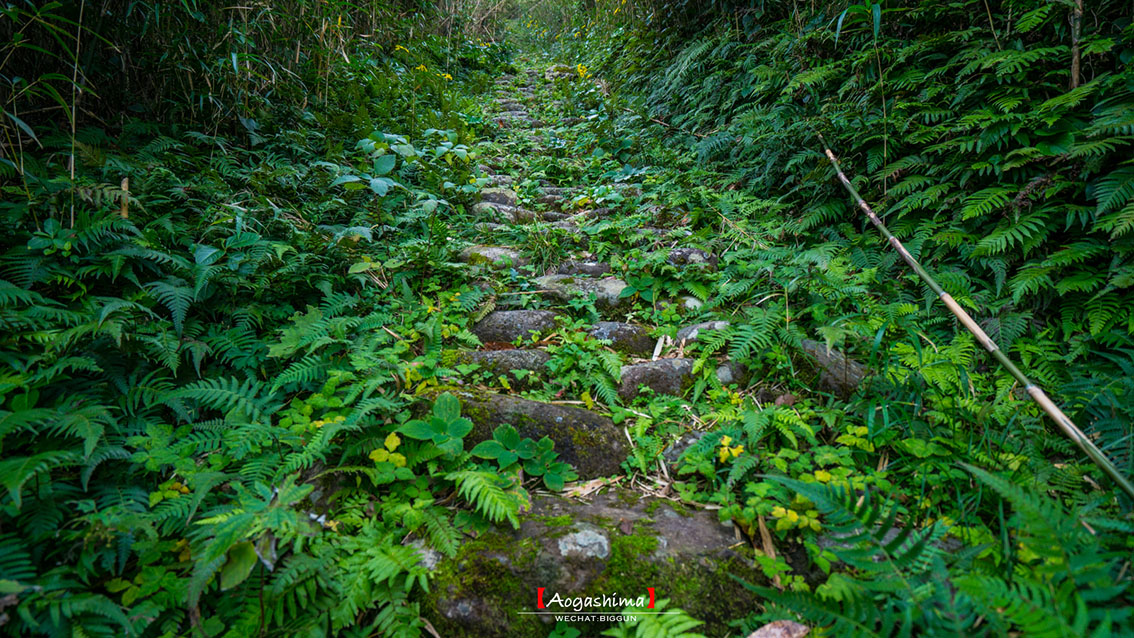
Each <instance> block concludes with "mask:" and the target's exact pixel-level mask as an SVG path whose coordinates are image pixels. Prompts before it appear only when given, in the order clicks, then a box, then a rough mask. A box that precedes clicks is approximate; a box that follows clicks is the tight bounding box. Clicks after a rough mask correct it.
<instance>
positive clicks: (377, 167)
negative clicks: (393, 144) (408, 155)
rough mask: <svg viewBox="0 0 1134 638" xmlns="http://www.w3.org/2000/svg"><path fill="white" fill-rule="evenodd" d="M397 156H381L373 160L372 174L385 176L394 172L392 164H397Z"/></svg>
mask: <svg viewBox="0 0 1134 638" xmlns="http://www.w3.org/2000/svg"><path fill="white" fill-rule="evenodd" d="M397 161H398V156H397V155H383V156H381V157H379V158H378V159H376V160H374V174H375V175H385V174H386V173H389V172H390V171H392V170H394V164H395V163H397Z"/></svg>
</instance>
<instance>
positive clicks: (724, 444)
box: [717, 435, 744, 463]
mask: <svg viewBox="0 0 1134 638" xmlns="http://www.w3.org/2000/svg"><path fill="white" fill-rule="evenodd" d="M731 443H732V437H731V436H727V435H726V436H722V437H721V449H720V450H718V451H717V454H718V455H719V456H720V459H721V463H724V462H725V461H727V460H729V459H730V458H736V457H738V456H740V455H741V453H743V452H744V446H743V445H737V446H734V447H729V444H731Z"/></svg>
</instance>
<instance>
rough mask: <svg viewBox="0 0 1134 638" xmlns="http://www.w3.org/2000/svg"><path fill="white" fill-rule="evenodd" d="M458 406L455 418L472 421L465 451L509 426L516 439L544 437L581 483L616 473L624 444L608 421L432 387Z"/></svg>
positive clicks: (579, 411) (577, 411)
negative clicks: (500, 427) (575, 473)
mask: <svg viewBox="0 0 1134 638" xmlns="http://www.w3.org/2000/svg"><path fill="white" fill-rule="evenodd" d="M442 392H451V393H452V394H453V395H454V396H456V397H457V399H459V400H460V401H461V414H462V415H463V416H465V417H467V418H468V419H469V420H470V421H472V422H473V430H472V432H470V433H469V434H468V436H466V437H465V444H466V446H469V447H471V446H473V445H476V444H477V443H479V442H481V441H486V440H488V439H491V438H492V434H493V432H495V431H496V428H497V427H499V426H501V425H511V426H512V427H514V428H516V430H517V431H518V432H519V433H520V436H522V437H524V438H530V439H533V440H535V441H538V440H540V439H542V438H543V437H545V436H546V437H548V438H549V439H551V440H552V441H554V442H555V452H556V453H557V454H558V455H559V460H560V461H563V462H564V463H568V464H570V465H571V467H573V468H575V471H576V472H577V473H578V474H579V478H581V479H592V478H597V477H600V476H610V475H613V474H619V473H620V472H621V470H620V468H619V466H620V465H621V464H622V461H623V460H625V459H626V455H627V452H628V450H627V445H628V444H627V441H626V438H625V435H624V434H623V432H622V428H621V427H619V426H616V425H615V424H614V422H613V421H611V420H610V417H606V416H603V415H601V414H598V413H596V412H591V411H590V410H586V409H583V408H578V407H575V406H571V405H558V404H555V403H544V402H542V401H532V400H530V399H522V398H520V397H516V396H510V395H506V394H495V393H492V392H487V391H484V390H478V389H473V388H465V387H444V388H438V389H437V391H436V394H441V393H442Z"/></svg>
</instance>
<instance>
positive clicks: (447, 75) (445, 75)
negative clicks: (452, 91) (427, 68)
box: [441, 73, 453, 81]
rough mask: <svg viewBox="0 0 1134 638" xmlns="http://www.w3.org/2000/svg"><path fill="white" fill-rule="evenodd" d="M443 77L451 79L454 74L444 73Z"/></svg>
mask: <svg viewBox="0 0 1134 638" xmlns="http://www.w3.org/2000/svg"><path fill="white" fill-rule="evenodd" d="M441 77H443V78H445V79H446V80H450V81H451V80H452V79H453V76H451V75H449V74H448V73H442V74H441Z"/></svg>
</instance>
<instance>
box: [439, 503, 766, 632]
mask: <svg viewBox="0 0 1134 638" xmlns="http://www.w3.org/2000/svg"><path fill="white" fill-rule="evenodd" d="M734 544H735V537H734V534H733V531H732V529H731V527H729V526H725V525H722V524H721V523H720V522H719V521H718V520H717V517H716V515H715V514H714V513H713V512H707V511H696V512H693V513H692V514H690V513H688V512H682V513H678V512H676V511H675V510H674V509H673V507H672V506H671V504H670V503H669V502H668V501H663V500H658V499H653V498H640V497H639V496H638V495H637V494H632V495H627V494H626V493H625V492H624V491H621V490H616V491H612V492H607V493H605V494H600V495H599V496H597V497H595V498H594V500H593V501H592V502H590V503H582V502H579V501H570V500H566V499H563V498H559V497H555V496H542V497H537V498H535V499H534V500H533V508H532V511H531V512H530V513H529V514H528V515H526V516H525V517H524V519H523V521H522V524H521V526H520V528H519V529H518V530H511V529H500V530H496V531H493V532H490V533H487V534H483V535H481V536H480V537H479V538H477V539H475V540H473V541H470V542H467V543H465V544H464V545H463V546H462V547H461V549H460V551H459V552H458V555H457V556H456V557H455V558H453V559H447V560H443V561H442V562H441V563H440V564H438V565H437V569H436V572H435V579H434V581H433V587H432V588H431V589H432V593H431V594H430V596H429V599H428V600H427V601H426V603H427V604H425V605H423V606H422V608H423V611H424V612H425V613H426V616H427V618H429V620H430V622H431V623H433V625H434V627H436V628H437V630H438V631H439V632H440V634H441V635H443V636H447V637H452V638H466V637H467V638H472V637H474V636H475V637H477V638H495V637H503V636H509V637H515V638H545V637H546V636H547V634H548V632H549V631H550V629H551V627H552V626H553V624H554V622H553V621H552V619H551V618H550V617H549V616H538V615H530V614H520V613H517V612H521V611H529V612H530V611H536V590H537V588H539V587H543V588H545V592H544V601H545V603H546V602H547V601H549V600H551V598H552V596H553V595H554V594H556V593H558V594H560V595H561V596H562V597H564V598H566V597H571V598H574V597H578V596H582V597H587V596H592V597H601V596H603V595H608V596H617V597H625V598H637V597H639V596H647V588H648V587H653V588H654V591H655V595H656V597H657V598H659V599H661V598H668V599H670V601H671V602H670V605H671V606H673V607H681V608H682V609H684V610H685V611H687V612H688V613H690V614H691V615H693V616H694V617H695V618H699V619H702V620H704V621H705V622H706V625H705V626H704V627H702V628H701V630H702V632H703V633H705V634H706V635H709V636H721V635H725V634H727V633H728V632H729V629H728V627H727V622H728V621H729V620H732V619H734V618H737V617H741V616H744V615H745V614H746V613H747V612H748V611H749V610H751V609H752V607H753V606H754V605H755V604H757V601H756V600H755V599H754V597H753V594H752V593H751V592H749V591H748V590H746V589H745V588H744V587H743V586H742V585H740V584H739V583H738V582H737V581H735V580H733V579H732V578H731V577H730V574H731V575H735V576H737V577H738V578H742V579H744V580H746V581H748V582H752V583H754V584H766V582H767V580H766V579H765V578H764V577H763V575H762V574H761V573H760V571H759V570H758V569H757V568H755V567H754V566H753V564H752V563H751V562H750V561H749V560H748V558H747V557H745V556H744V555H742V554H741V553H738V552H737V551H735V550H734V549H733V548H732V546H733V545H734ZM547 610H549V611H560V610H558V609H552V608H548V609H547ZM573 626H576V627H577V628H579V629H581V630H583V632H584V635H588V636H589V635H598V633H599V632H600V631H601V630H602V629H603V628H604V627H606V626H609V623H606V624H603V623H594V622H592V623H579V624H576V625H573Z"/></svg>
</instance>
